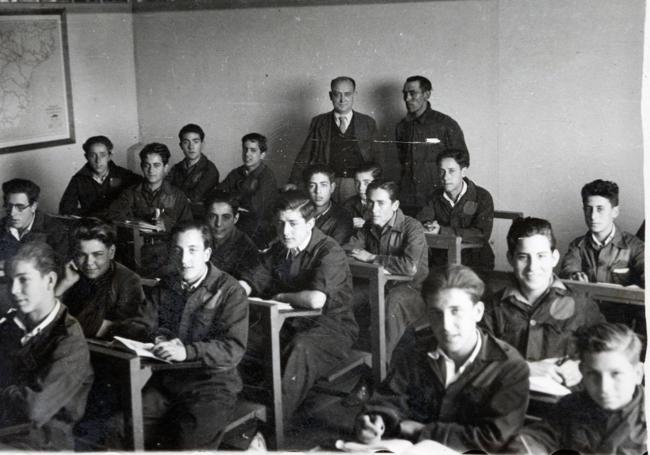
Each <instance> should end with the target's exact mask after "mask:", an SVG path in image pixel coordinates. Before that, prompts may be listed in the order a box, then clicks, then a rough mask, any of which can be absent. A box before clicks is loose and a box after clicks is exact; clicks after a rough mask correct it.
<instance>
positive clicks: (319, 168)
mask: <svg viewBox="0 0 650 455" xmlns="http://www.w3.org/2000/svg"><path fill="white" fill-rule="evenodd" d="M314 174H325V175H326V176H327V177H328V178H329V179H330V183H333V182H334V179H335V178H336V173H334V171H333V170H332V168H331V167H329V166H328V165H327V164H322V163H316V164H311V165H309V166H307V167H306V168H305V170H304V171H302V180H303V181H304V182H305V183H309V179H310V178H312V177H313V176H314Z"/></svg>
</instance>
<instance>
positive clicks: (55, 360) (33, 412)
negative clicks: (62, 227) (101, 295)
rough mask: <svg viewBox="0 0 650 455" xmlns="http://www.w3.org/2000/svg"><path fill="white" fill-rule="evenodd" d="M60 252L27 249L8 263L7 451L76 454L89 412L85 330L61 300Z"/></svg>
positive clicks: (2, 347) (2, 381)
mask: <svg viewBox="0 0 650 455" xmlns="http://www.w3.org/2000/svg"><path fill="white" fill-rule="evenodd" d="M57 269H58V266H57V260H56V257H55V254H54V251H53V250H52V248H51V247H50V246H49V245H47V244H45V243H42V242H38V241H34V242H29V243H25V244H24V245H22V246H21V247H20V248H19V249H18V251H17V252H16V253H15V254H14V256H13V257H12V258H11V259H10V260H9V261H8V263H7V275H8V277H9V280H10V281H11V292H10V297H11V301H12V306H13V308H12V309H10V310H9V312H7V313H6V314H4V315H2V316H1V317H0V400H2V406H0V429H1V428H4V427H8V426H13V425H19V424H23V423H26V424H29V428H28V429H27V431H25V432H21V433H19V434H15V435H8V436H0V449H8V448H13V449H23V450H25V449H27V450H52V451H53V450H74V439H73V436H72V428H73V426H74V424H75V423H76V422H77V421H79V419H81V417H82V416H83V414H84V410H85V408H86V397H87V395H88V391H89V390H90V386H91V384H92V380H93V371H92V368H91V367H90V353H89V352H88V345H87V343H86V339H85V338H84V336H83V333H82V331H81V327H80V326H79V323H78V322H77V321H76V320H75V319H74V318H73V317H72V316H70V315H69V314H68V310H67V308H66V307H65V305H62V304H61V302H59V301H58V300H57V299H56V297H55V296H54V288H55V286H56V281H57V277H58V274H57Z"/></svg>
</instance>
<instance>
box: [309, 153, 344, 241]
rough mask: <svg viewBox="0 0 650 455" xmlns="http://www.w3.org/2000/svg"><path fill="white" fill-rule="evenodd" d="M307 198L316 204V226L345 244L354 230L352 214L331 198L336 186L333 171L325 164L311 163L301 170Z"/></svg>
mask: <svg viewBox="0 0 650 455" xmlns="http://www.w3.org/2000/svg"><path fill="white" fill-rule="evenodd" d="M302 176H303V181H304V182H305V187H306V188H307V191H308V192H309V199H311V201H312V202H313V203H314V205H315V206H316V213H315V222H316V227H317V228H318V229H320V230H321V232H322V233H323V234H325V235H329V236H330V237H332V238H333V239H334V240H336V241H337V242H338V243H339V245H345V244H346V243H347V242H348V240H350V236H351V235H352V232H353V231H354V226H353V224H352V216H351V215H350V213H348V211H347V210H344V209H343V208H342V207H341V206H340V205H338V204H337V203H336V202H334V201H333V200H332V194H334V190H335V188H336V183H334V177H335V175H334V171H332V170H331V169H330V168H329V167H328V166H327V165H326V164H312V165H310V166H309V167H307V168H306V169H305V170H304V171H303V174H302Z"/></svg>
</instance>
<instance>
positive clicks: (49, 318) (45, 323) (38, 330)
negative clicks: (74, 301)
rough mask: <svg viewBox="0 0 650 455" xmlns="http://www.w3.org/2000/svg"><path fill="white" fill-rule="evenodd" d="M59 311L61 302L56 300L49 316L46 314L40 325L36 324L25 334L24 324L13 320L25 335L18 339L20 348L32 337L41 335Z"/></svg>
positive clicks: (17, 319) (18, 320) (15, 319)
mask: <svg viewBox="0 0 650 455" xmlns="http://www.w3.org/2000/svg"><path fill="white" fill-rule="evenodd" d="M60 309H61V302H59V299H57V300H56V303H55V304H54V308H52V311H50V314H48V315H47V316H46V317H45V319H43V320H42V321H41V322H40V324H38V325H37V326H36V327H34V328H33V329H32V330H30V331H29V332H27V327H25V324H23V321H21V320H20V319H19V318H17V317H16V318H14V323H15V324H16V325H17V326H18V328H20V329H21V330H22V331H23V332H25V335H23V337H22V338H21V339H20V344H21V346H25V345H26V344H27V343H28V342H29V340H31V339H32V338H34V337H37V336H38V335H40V334H41V332H42V331H43V330H45V328H46V327H47V326H48V325H50V324H51V323H52V321H54V319H55V318H56V315H57V314H58V313H59V310H60Z"/></svg>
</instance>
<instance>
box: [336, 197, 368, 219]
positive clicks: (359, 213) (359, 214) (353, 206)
mask: <svg viewBox="0 0 650 455" xmlns="http://www.w3.org/2000/svg"><path fill="white" fill-rule="evenodd" d="M342 207H343V208H344V209H345V210H347V211H348V212H350V215H352V218H363V219H364V220H366V221H368V220H369V219H370V218H371V216H370V212H369V211H368V206H367V205H363V203H362V202H361V196H359V195H358V194H357V195H356V196H352V197H351V198H348V199H347V200H346V201H345V202H344V203H343V205H342Z"/></svg>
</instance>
